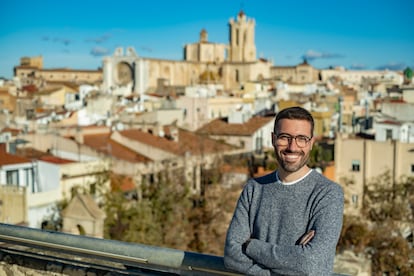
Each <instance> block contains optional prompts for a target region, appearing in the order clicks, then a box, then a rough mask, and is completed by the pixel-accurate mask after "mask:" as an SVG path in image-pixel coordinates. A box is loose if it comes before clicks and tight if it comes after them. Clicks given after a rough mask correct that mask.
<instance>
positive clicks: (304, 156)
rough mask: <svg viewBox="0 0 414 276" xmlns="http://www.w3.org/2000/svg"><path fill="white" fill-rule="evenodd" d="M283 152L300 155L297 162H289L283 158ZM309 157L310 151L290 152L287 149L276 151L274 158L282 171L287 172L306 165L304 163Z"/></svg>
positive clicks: (292, 171) (297, 169)
mask: <svg viewBox="0 0 414 276" xmlns="http://www.w3.org/2000/svg"><path fill="white" fill-rule="evenodd" d="M283 153H295V154H299V155H300V156H301V157H300V160H299V162H295V163H290V162H287V161H286V160H285V159H284V158H283ZM309 157H310V152H308V153H307V154H305V153H304V152H303V151H296V152H292V151H289V150H282V151H279V152H276V159H277V161H278V163H279V166H280V167H282V169H283V170H284V171H286V172H289V173H294V172H297V171H299V170H300V169H301V168H303V167H304V166H306V164H307V163H308V161H309Z"/></svg>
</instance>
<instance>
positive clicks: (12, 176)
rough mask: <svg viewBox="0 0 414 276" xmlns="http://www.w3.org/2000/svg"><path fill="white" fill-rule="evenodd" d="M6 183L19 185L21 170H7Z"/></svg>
mask: <svg viewBox="0 0 414 276" xmlns="http://www.w3.org/2000/svg"><path fill="white" fill-rule="evenodd" d="M6 184H7V185H14V186H19V171H18V170H12V171H6Z"/></svg>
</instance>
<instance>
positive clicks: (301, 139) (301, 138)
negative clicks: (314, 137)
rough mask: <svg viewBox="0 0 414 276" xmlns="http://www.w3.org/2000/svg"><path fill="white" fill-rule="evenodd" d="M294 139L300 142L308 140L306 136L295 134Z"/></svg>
mask: <svg viewBox="0 0 414 276" xmlns="http://www.w3.org/2000/svg"><path fill="white" fill-rule="evenodd" d="M296 139H297V140H299V141H301V142H307V141H308V137H305V136H297V137H296Z"/></svg>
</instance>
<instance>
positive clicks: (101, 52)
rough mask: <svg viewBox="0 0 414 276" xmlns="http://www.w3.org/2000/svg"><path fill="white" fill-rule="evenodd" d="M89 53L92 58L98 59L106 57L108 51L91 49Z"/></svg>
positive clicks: (101, 48) (97, 48)
mask: <svg viewBox="0 0 414 276" xmlns="http://www.w3.org/2000/svg"><path fill="white" fill-rule="evenodd" d="M90 53H91V55H92V56H95V57H100V56H105V55H107V54H108V53H109V50H108V49H106V48H103V47H93V48H92V50H91V52H90Z"/></svg>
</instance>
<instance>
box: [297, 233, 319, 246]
mask: <svg viewBox="0 0 414 276" xmlns="http://www.w3.org/2000/svg"><path fill="white" fill-rule="evenodd" d="M313 236H315V230H310V231H309V232H308V233H306V234H305V236H303V237H302V239H301V240H300V243H299V244H301V245H305V244H307V243H308V242H310V240H311V239H312V238H313Z"/></svg>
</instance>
